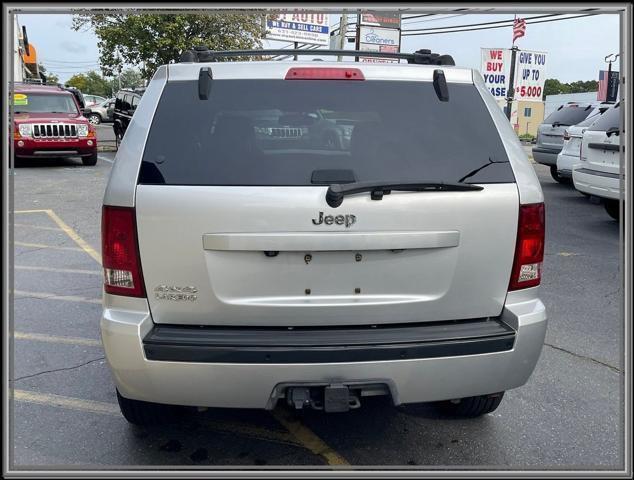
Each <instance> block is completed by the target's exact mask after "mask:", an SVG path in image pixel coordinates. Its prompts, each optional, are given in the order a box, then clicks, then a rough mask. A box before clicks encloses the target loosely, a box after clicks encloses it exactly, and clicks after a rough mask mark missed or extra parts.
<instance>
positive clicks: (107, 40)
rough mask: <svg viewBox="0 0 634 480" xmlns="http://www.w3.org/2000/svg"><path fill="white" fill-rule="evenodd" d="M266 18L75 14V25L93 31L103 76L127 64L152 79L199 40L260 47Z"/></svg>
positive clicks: (222, 46)
mask: <svg viewBox="0 0 634 480" xmlns="http://www.w3.org/2000/svg"><path fill="white" fill-rule="evenodd" d="M267 13H269V14H270V12H267ZM264 20H265V13H251V14H246V13H227V12H219V13H205V14H198V13H197V14H183V15H180V14H179V15H162V14H150V13H142V14H135V15H130V14H118V13H116V14H114V13H113V14H100V15H93V14H80V15H75V16H74V17H73V29H75V30H84V29H92V30H94V32H95V34H96V35H97V37H98V38H99V42H98V47H99V55H100V59H99V61H100V64H101V69H102V72H103V74H104V75H107V76H115V75H116V74H117V73H118V72H120V71H121V70H122V68H123V65H125V64H127V65H135V66H138V68H139V69H140V71H141V74H142V76H143V77H144V78H150V77H151V76H152V75H153V74H154V71H155V70H156V69H157V68H158V67H159V66H160V65H164V64H167V63H171V62H175V61H178V58H179V57H180V54H181V53H182V52H183V51H184V50H188V49H190V48H192V47H194V46H197V45H205V46H207V47H209V48H211V49H214V50H231V49H251V48H259V47H261V45H262V43H261V39H262V38H263V37H264V34H265V21H264Z"/></svg>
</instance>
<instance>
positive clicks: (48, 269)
mask: <svg viewBox="0 0 634 480" xmlns="http://www.w3.org/2000/svg"><path fill="white" fill-rule="evenodd" d="M13 268H15V269H17V270H40V271H42V272H53V273H81V274H85V275H99V276H101V275H103V272H100V271H99V270H81V269H77V268H53V267H38V266H31V265H14V266H13Z"/></svg>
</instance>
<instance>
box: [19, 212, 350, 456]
mask: <svg viewBox="0 0 634 480" xmlns="http://www.w3.org/2000/svg"><path fill="white" fill-rule="evenodd" d="M32 212H46V213H47V214H48V216H49V217H50V218H51V219H52V220H53V221H54V222H55V223H56V224H57V225H58V226H59V227H60V228H61V229H62V230H63V231H64V232H65V233H66V234H67V235H68V236H69V237H70V238H71V239H72V240H73V241H74V242H75V243H77V245H79V247H80V248H81V249H82V250H84V251H85V252H86V253H87V254H88V255H90V256H91V257H92V258H93V259H94V260H95V261H96V262H97V263H99V265H101V255H99V253H97V251H96V250H95V249H93V248H92V247H91V246H90V245H88V243H86V241H84V240H83V239H82V238H81V237H80V236H79V235H78V234H77V232H75V231H74V230H73V229H72V228H71V227H69V226H68V225H66V223H64V221H63V220H62V219H61V218H59V217H58V216H57V215H56V214H55V212H53V211H52V210H30V211H27V210H23V211H20V212H16V213H32ZM15 294H17V295H24V296H31V297H35V298H52V299H55V300H68V301H77V302H89V303H99V304H100V303H101V300H97V299H86V298H82V297H75V296H55V295H51V294H45V293H33V292H21V291H15ZM15 392H22V398H21V399H22V400H24V401H30V400H26V398H34V397H33V395H39V394H34V393H33V392H24V391H14V394H15ZM47 396H50V395H47ZM52 397H54V398H53V399H54V400H55V399H58V402H59V406H62V407H64V406H65V407H66V408H73V407H74V406H77V409H80V410H87V409H89V408H91V405H93V404H95V405H96V409H97V410H98V409H99V408H105V407H103V406H104V405H107V406H108V408H111V407H112V406H113V405H111V404H104V403H102V402H93V401H85V400H79V399H73V398H68V397H60V396H57V395H54V396H52ZM38 398H39V397H38ZM86 402H89V403H86ZM34 403H45V404H57V403H55V402H54V401H35V402H34ZM114 407H115V408H116V406H114ZM92 411H95V410H92ZM116 411H117V413H118V409H116ZM273 416H274V417H275V418H276V419H277V421H278V422H280V423H281V424H282V425H283V426H284V427H285V428H286V429H287V430H288V431H289V432H290V434H291V436H292V437H293V438H295V439H296V440H297V442H298V443H299V444H300V445H301V446H303V447H304V448H306V449H308V450H310V451H311V452H312V453H314V454H315V455H319V456H321V457H323V458H324V459H325V460H326V462H327V463H328V464H329V465H349V463H348V462H347V461H346V459H345V458H343V457H342V456H341V455H339V454H338V453H337V452H336V451H334V450H333V449H332V448H331V447H329V446H328V445H327V444H326V443H325V442H324V441H323V440H322V439H321V438H319V437H318V436H317V435H316V434H315V433H314V432H313V431H312V430H310V429H309V428H308V427H306V426H305V425H303V424H301V423H300V422H299V421H297V420H296V419H293V418H291V417H290V415H289V414H288V413H287V412H284V411H276V412H274V414H273Z"/></svg>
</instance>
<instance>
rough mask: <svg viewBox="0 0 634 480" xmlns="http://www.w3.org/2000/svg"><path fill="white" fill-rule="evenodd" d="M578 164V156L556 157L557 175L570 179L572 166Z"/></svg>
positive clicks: (561, 155)
mask: <svg viewBox="0 0 634 480" xmlns="http://www.w3.org/2000/svg"><path fill="white" fill-rule="evenodd" d="M576 163H579V156H578V155H577V156H573V155H564V154H563V153H560V154H559V155H558V156H557V173H558V174H559V176H561V177H565V178H572V166H573V165H574V164H576Z"/></svg>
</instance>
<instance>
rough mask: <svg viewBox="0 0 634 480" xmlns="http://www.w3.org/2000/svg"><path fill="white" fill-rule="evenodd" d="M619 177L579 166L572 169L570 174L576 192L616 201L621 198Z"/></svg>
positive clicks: (616, 174)
mask: <svg viewBox="0 0 634 480" xmlns="http://www.w3.org/2000/svg"><path fill="white" fill-rule="evenodd" d="M619 177H620V176H619V174H618V173H610V172H601V171H598V170H592V169H589V168H584V167H581V166H579V167H576V168H574V169H573V172H572V179H573V182H574V185H575V188H576V189H577V190H579V191H580V192H584V193H587V194H589V195H594V196H597V197H601V198H608V199H612V200H618V199H619V198H620V196H621V188H620V178H619Z"/></svg>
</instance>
